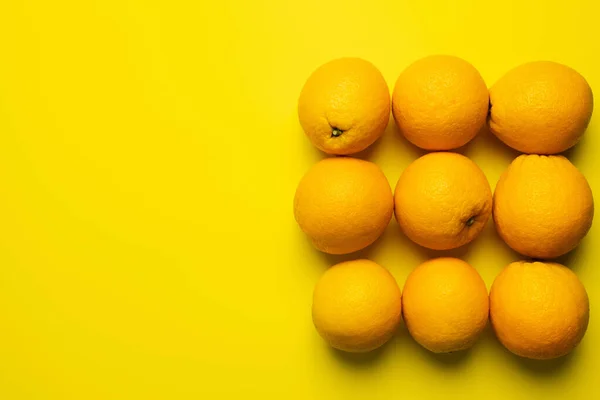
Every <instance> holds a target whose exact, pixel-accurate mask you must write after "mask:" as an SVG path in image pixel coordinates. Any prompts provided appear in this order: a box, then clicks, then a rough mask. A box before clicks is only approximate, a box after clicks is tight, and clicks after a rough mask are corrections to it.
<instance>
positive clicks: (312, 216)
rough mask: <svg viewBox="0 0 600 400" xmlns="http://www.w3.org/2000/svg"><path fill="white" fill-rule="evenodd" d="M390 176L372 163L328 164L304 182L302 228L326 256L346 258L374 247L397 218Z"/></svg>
mask: <svg viewBox="0 0 600 400" xmlns="http://www.w3.org/2000/svg"><path fill="white" fill-rule="evenodd" d="M393 204H394V201H393V197H392V190H391V188H390V184H389V183H388V181H387V179H386V177H385V175H383V172H381V170H380V169H379V167H378V166H377V165H375V164H373V163H372V162H369V161H364V160H359V159H356V158H349V157H336V158H327V159H325V160H321V161H319V162H318V163H316V164H315V165H314V166H313V167H312V168H311V169H310V170H309V171H308V172H307V173H306V175H305V176H304V177H303V178H302V180H301V181H300V184H299V185H298V188H297V189H296V196H295V198H294V214H295V217H296V221H297V222H298V224H299V225H300V228H301V229H302V230H303V231H304V232H305V233H306V234H307V235H308V236H309V237H310V239H311V240H312V242H313V244H314V245H315V247H316V248H317V249H319V250H321V251H323V252H325V253H330V254H346V253H351V252H354V251H357V250H360V249H363V248H365V247H367V246H368V245H370V244H371V243H373V242H374V241H375V240H376V239H377V238H378V237H379V236H380V235H381V234H382V233H383V231H384V230H385V228H386V227H387V225H388V224H389V222H390V219H391V218H392V213H393V207H394V205H393Z"/></svg>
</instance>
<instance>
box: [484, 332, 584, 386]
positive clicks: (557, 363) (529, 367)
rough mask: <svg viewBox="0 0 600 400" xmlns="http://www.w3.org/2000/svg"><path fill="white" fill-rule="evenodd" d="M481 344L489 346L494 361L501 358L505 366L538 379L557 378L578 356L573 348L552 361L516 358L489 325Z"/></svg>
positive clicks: (576, 350) (576, 349)
mask: <svg viewBox="0 0 600 400" xmlns="http://www.w3.org/2000/svg"><path fill="white" fill-rule="evenodd" d="M481 342H483V343H482V345H483V346H489V347H490V349H491V350H493V351H494V352H495V353H496V354H497V356H496V357H494V358H495V359H500V358H502V359H504V360H505V364H506V365H512V366H513V368H516V369H518V370H519V371H521V372H522V373H524V374H527V375H530V376H532V377H534V378H539V379H552V378H557V377H558V376H560V375H561V374H563V373H564V372H566V371H568V370H569V368H570V367H572V366H573V365H574V362H576V360H577V354H578V348H575V350H573V351H572V352H571V353H569V354H567V355H565V356H563V357H559V358H555V359H553V360H532V359H529V358H524V357H520V356H517V355H516V354H513V353H511V352H510V351H509V350H508V349H507V348H505V347H504V346H503V345H502V343H500V341H499V340H498V339H497V338H496V335H495V333H494V330H493V328H492V326H491V324H488V327H487V328H486V331H485V332H484V336H483V337H482V338H481ZM504 360H503V361H504Z"/></svg>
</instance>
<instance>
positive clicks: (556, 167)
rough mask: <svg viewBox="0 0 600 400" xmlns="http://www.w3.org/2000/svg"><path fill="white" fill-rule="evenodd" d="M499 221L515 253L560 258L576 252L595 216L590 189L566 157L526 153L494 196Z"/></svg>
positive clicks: (506, 240) (501, 180) (494, 213)
mask: <svg viewBox="0 0 600 400" xmlns="http://www.w3.org/2000/svg"><path fill="white" fill-rule="evenodd" d="M493 215H494V222H495V224H496V230H497V231H498V234H499V235H500V237H501V238H502V239H504V241H505V242H506V244H508V245H509V246H510V247H511V248H512V249H513V250H515V251H517V252H519V253H521V254H523V255H526V256H529V257H534V258H555V257H558V256H561V255H563V254H565V253H567V252H569V251H571V250H573V249H574V248H575V247H576V246H577V245H578V244H579V242H580V241H581V239H582V238H583V237H584V236H585V235H586V233H587V232H588V230H589V229H590V226H591V225H592V219H593V217H594V200H593V198H592V191H591V189H590V186H589V184H588V182H587V180H586V179H585V177H584V176H583V174H582V173H581V172H579V170H578V169H577V168H575V166H574V165H573V164H571V163H570V162H569V160H567V159H566V158H565V157H563V156H539V155H521V156H519V157H517V158H516V159H515V160H513V162H512V163H511V164H510V165H509V167H508V169H507V170H506V171H505V172H504V173H503V174H502V176H501V177H500V180H499V181H498V184H497V185H496V190H495V192H494V209H493Z"/></svg>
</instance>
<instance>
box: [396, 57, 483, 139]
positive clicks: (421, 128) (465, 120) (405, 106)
mask: <svg viewBox="0 0 600 400" xmlns="http://www.w3.org/2000/svg"><path fill="white" fill-rule="evenodd" d="M488 106H489V95H488V89H487V86H486V84H485V82H484V80H483V78H482V77H481V75H480V74H479V72H478V71H477V70H476V69H475V67H473V66H472V65H471V64H469V63H468V62H466V61H464V60H462V59H460V58H458V57H453V56H445V55H436V56H430V57H425V58H423V59H421V60H418V61H416V62H415V63H413V64H411V65H410V66H409V67H408V68H406V69H405V70H404V71H403V72H402V73H401V74H400V76H399V77H398V80H397V81H396V85H395V87H394V92H393V94H392V113H393V115H394V120H395V121H396V124H397V125H398V127H399V128H400V131H401V132H402V134H403V135H404V137H406V139H408V141H410V142H411V143H413V144H414V145H416V146H418V147H421V148H423V149H426V150H451V149H455V148H457V147H460V146H463V145H465V144H467V143H468V142H469V141H470V140H471V139H473V138H474V137H475V136H476V135H477V133H478V132H479V131H480V130H481V128H482V127H483V126H484V125H485V122H486V117H487V113H488Z"/></svg>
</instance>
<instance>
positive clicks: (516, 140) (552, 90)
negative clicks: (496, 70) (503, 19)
mask: <svg viewBox="0 0 600 400" xmlns="http://www.w3.org/2000/svg"><path fill="white" fill-rule="evenodd" d="M490 103H491V109H490V119H489V124H490V130H491V131H492V132H493V133H494V134H495V135H496V136H497V137H498V138H499V139H500V140H502V141H503V142H504V143H506V144H507V145H508V146H510V147H512V148H514V149H516V150H519V151H521V152H523V153H535V154H555V153H560V152H562V151H565V150H567V149H568V148H569V147H571V146H573V145H575V144H576V143H577V142H578V141H579V139H580V138H581V135H583V132H584V131H585V129H586V127H587V125H588V123H589V122H590V118H591V117H592V109H593V107H594V105H593V103H594V101H593V96H592V90H591V89H590V86H589V85H588V83H587V82H586V80H585V79H584V78H583V76H581V75H580V74H579V73H577V71H575V70H573V69H571V68H569V67H567V66H566V65H562V64H558V63H554V62H549V61H538V62H531V63H528V64H523V65H521V66H519V67H517V68H515V69H513V70H511V71H509V72H508V73H507V74H506V75H504V76H503V77H502V78H500V80H498V82H496V84H494V86H492V87H491V88H490Z"/></svg>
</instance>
